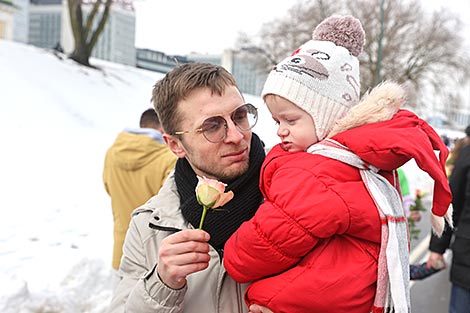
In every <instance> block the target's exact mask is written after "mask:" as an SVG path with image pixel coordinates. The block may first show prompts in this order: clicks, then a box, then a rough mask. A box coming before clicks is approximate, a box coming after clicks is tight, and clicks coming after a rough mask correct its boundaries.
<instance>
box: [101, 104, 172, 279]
mask: <svg viewBox="0 0 470 313" xmlns="http://www.w3.org/2000/svg"><path fill="white" fill-rule="evenodd" d="M139 126H140V127H139V128H126V129H124V131H122V132H121V133H119V135H118V136H117V138H116V140H115V141H114V143H113V144H112V146H111V147H110V148H109V149H108V151H107V152H106V157H105V162H104V170H103V182H104V187H105V189H106V192H107V193H108V194H109V196H110V197H111V206H112V211H113V219H114V247H113V259H112V266H113V268H114V269H116V270H117V269H118V268H119V263H120V261H121V256H122V245H123V243H124V237H125V236H126V232H127V229H128V227H129V222H130V220H131V213H132V211H133V210H134V209H135V208H136V207H138V206H140V205H142V204H144V203H145V202H146V201H147V200H148V199H150V198H151V197H152V196H154V195H156V194H157V193H158V191H159V190H160V188H161V187H162V185H163V182H164V181H165V179H166V178H167V176H168V174H169V173H170V172H171V171H172V170H173V168H174V167H175V164H176V159H177V158H176V156H175V155H174V154H173V153H172V152H171V150H170V149H168V146H167V145H166V144H165V142H164V141H163V137H162V128H161V125H160V121H159V120H158V116H157V114H156V112H155V110H154V109H153V108H152V109H148V110H145V111H144V112H143V113H142V115H141V117H140V124H139Z"/></svg>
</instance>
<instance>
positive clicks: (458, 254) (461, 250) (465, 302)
mask: <svg viewBox="0 0 470 313" xmlns="http://www.w3.org/2000/svg"><path fill="white" fill-rule="evenodd" d="M465 133H466V135H467V136H466V137H465V139H461V140H466V141H467V144H465V145H463V147H462V148H461V150H460V152H459V153H458V156H457V157H456V159H455V163H454V168H453V170H452V173H451V174H450V177H449V184H450V189H451V191H452V205H453V206H454V215H453V222H454V227H455V228H454V229H451V228H450V227H447V229H446V230H445V231H444V234H443V235H442V237H441V238H438V237H436V236H435V235H434V234H433V236H432V237H431V243H430V245H429V250H430V251H431V253H430V255H429V259H428V262H427V263H428V267H431V266H434V267H446V265H445V260H444V257H443V254H444V252H445V251H446V249H448V248H449V247H451V239H452V237H453V235H454V237H455V238H454V241H453V243H452V265H451V268H450V281H451V282H452V288H451V296H450V304H449V313H463V312H468V310H469V308H470V145H469V144H468V142H469V139H470V126H468V127H467V128H466V130H465Z"/></svg>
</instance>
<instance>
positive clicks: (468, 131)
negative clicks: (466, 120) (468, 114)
mask: <svg viewBox="0 0 470 313" xmlns="http://www.w3.org/2000/svg"><path fill="white" fill-rule="evenodd" d="M469 144H470V125H468V126H467V128H465V137H463V138H459V139H457V140H456V141H455V143H454V146H453V148H452V150H451V151H450V154H449V157H448V158H447V162H446V168H447V175H448V176H450V174H451V173H452V170H453V169H454V164H455V161H456V160H457V158H458V157H459V154H460V150H462V148H463V147H465V146H468V145H469Z"/></svg>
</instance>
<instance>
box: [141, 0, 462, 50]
mask: <svg viewBox="0 0 470 313" xmlns="http://www.w3.org/2000/svg"><path fill="white" fill-rule="evenodd" d="M376 1H377V3H379V0H376ZM295 3H296V1H295V0H280V1H273V0H232V1H226V0H197V1H191V0H173V1H157V0H142V1H135V7H136V23H137V25H136V27H137V34H136V46H137V47H139V48H148V49H153V50H158V51H162V52H165V53H166V54H183V55H184V54H188V53H190V52H199V53H210V54H220V53H221V52H222V51H223V50H224V49H227V48H233V46H234V43H235V40H236V38H237V35H238V33H239V32H246V33H247V34H249V35H255V34H256V33H257V32H258V31H259V30H260V28H261V25H262V24H263V23H266V22H271V21H272V20H274V19H276V18H279V17H281V16H283V15H285V14H286V12H287V11H288V9H289V8H291V7H292V6H293V5H294V4H295ZM423 6H425V7H428V8H430V9H431V10H432V9H434V10H436V9H438V8H439V7H441V6H444V7H447V8H449V9H450V10H452V11H453V12H456V13H458V14H461V16H462V20H463V21H469V20H470V4H469V0H423ZM468 29H470V25H469V24H468V22H467V30H468ZM467 34H469V32H468V31H467ZM468 37H470V35H468Z"/></svg>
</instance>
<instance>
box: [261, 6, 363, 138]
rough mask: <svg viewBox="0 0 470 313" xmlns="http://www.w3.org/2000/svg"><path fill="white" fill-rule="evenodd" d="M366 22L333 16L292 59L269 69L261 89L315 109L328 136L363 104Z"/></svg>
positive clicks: (316, 119)
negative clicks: (361, 61) (361, 68)
mask: <svg viewBox="0 0 470 313" xmlns="http://www.w3.org/2000/svg"><path fill="white" fill-rule="evenodd" d="M364 37H365V34H364V30H363V28H362V25H361V22H360V21H359V20H358V19H356V18H354V17H352V16H349V15H348V16H340V15H333V16H330V17H329V18H327V19H325V20H324V21H323V22H321V23H320V24H319V25H318V26H317V27H316V28H315V30H314V31H313V34H312V40H309V41H307V42H306V43H304V44H303V45H302V46H301V47H300V48H299V49H297V50H296V51H295V52H294V53H293V54H292V55H291V56H290V57H288V58H285V59H284V60H282V61H281V62H280V63H279V64H277V65H276V66H275V67H274V68H273V70H272V71H271V72H270V73H269V75H268V78H267V79H266V82H265V84H264V88H263V91H262V93H261V95H262V97H263V99H265V96H266V95H268V94H274V95H278V96H281V97H283V98H285V99H287V100H289V101H291V102H293V103H295V104H296V105H297V106H299V107H300V108H302V109H303V110H305V111H306V112H308V113H310V114H311V115H312V117H313V121H314V122H315V128H316V132H317V134H316V135H317V137H318V139H319V140H322V139H324V138H325V137H326V136H327V135H328V133H329V131H330V130H331V128H332V127H333V125H334V123H335V122H336V121H337V120H338V119H340V118H341V117H343V116H344V115H345V114H346V113H347V112H348V111H349V109H350V108H351V107H352V106H354V105H356V104H357V103H358V102H359V93H360V89H361V88H360V79H359V61H358V59H357V56H358V55H359V54H360V53H361V52H362V47H363V45H364Z"/></svg>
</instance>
